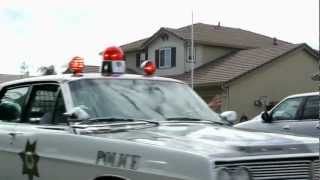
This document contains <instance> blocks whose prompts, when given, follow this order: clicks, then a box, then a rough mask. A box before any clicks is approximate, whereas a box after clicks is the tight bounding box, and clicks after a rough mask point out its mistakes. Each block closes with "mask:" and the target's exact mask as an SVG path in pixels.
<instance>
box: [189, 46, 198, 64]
mask: <svg viewBox="0 0 320 180" xmlns="http://www.w3.org/2000/svg"><path fill="white" fill-rule="evenodd" d="M196 57H197V56H196V48H195V47H194V48H193V60H194V61H196ZM187 62H188V63H191V62H192V59H191V47H188V48H187Z"/></svg>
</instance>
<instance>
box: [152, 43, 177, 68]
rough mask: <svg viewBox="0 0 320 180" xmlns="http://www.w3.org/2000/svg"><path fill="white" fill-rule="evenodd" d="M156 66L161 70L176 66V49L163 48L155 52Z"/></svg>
mask: <svg viewBox="0 0 320 180" xmlns="http://www.w3.org/2000/svg"><path fill="white" fill-rule="evenodd" d="M155 59H156V65H157V68H159V69H161V68H162V69H165V68H171V67H175V66H176V48H175V47H173V48H161V49H157V50H156V52H155Z"/></svg>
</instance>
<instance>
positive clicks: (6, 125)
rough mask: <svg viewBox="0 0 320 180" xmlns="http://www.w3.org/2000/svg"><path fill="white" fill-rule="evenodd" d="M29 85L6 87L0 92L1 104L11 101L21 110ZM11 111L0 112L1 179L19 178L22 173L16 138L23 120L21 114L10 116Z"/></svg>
mask: <svg viewBox="0 0 320 180" xmlns="http://www.w3.org/2000/svg"><path fill="white" fill-rule="evenodd" d="M28 92H29V86H17V87H10V88H4V89H3V90H1V92H0V98H1V100H0V106H2V105H3V104H5V103H7V102H10V103H12V104H14V105H16V106H17V107H18V108H20V110H21V112H22V111H23V109H24V105H25V102H26V99H27V96H28ZM8 114H10V112H3V111H2V112H0V162H1V165H0V179H18V177H17V174H20V168H19V164H20V157H19V155H18V153H19V152H17V144H15V139H16V138H17V135H18V134H19V133H18V132H17V131H16V126H17V124H18V122H19V121H20V120H21V114H18V115H17V117H16V118H10V117H8Z"/></svg>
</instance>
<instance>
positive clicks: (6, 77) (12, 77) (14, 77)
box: [0, 74, 25, 83]
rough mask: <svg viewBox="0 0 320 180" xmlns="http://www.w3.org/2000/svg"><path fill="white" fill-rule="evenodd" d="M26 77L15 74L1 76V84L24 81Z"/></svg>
mask: <svg viewBox="0 0 320 180" xmlns="http://www.w3.org/2000/svg"><path fill="white" fill-rule="evenodd" d="M23 78H25V76H23V75H15V74H0V83H4V82H8V81H13V80H17V79H23Z"/></svg>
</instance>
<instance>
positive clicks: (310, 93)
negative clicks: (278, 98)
mask: <svg viewBox="0 0 320 180" xmlns="http://www.w3.org/2000/svg"><path fill="white" fill-rule="evenodd" d="M305 96H319V92H308V93H300V94H293V95H290V96H288V97H287V98H295V97H305ZM287 98H286V99H287Z"/></svg>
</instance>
